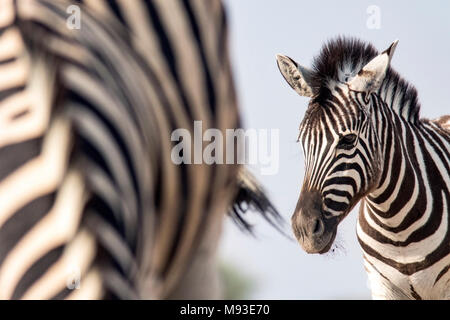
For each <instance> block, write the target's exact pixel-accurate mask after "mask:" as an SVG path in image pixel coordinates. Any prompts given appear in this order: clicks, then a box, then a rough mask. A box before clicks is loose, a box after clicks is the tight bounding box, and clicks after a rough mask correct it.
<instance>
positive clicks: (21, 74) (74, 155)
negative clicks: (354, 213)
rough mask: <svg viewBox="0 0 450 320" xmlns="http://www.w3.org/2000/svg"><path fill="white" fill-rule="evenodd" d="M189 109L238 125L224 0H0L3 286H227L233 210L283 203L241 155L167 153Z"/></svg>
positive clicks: (127, 293) (15, 292) (208, 119)
mask: <svg viewBox="0 0 450 320" xmlns="http://www.w3.org/2000/svg"><path fill="white" fill-rule="evenodd" d="M73 5H77V7H73ZM70 8H72V9H73V8H75V9H77V8H79V9H80V10H79V13H80V14H81V15H80V17H79V18H80V27H79V28H69V27H68V21H67V19H68V12H69V11H68V10H69V9H70ZM194 120H201V121H202V124H203V130H206V129H208V128H217V129H219V130H221V131H222V132H223V131H225V129H226V128H238V127H239V116H238V110H237V104H236V98H235V93H234V88H233V81H232V75H231V68H230V64H229V58H228V47H227V24H226V17H225V12H224V9H223V7H222V4H221V2H220V1H200V0H192V1H188V0H186V1H175V0H155V1H137V0H136V1H129V0H116V1H100V0H85V1H66V0H57V1H55V0H16V1H13V0H1V1H0V298H2V299H19V298H22V299H63V298H67V299H98V298H121V299H133V298H154V299H160V298H174V297H177V298H218V297H219V296H218V294H217V292H218V291H217V279H216V277H215V274H214V272H215V270H214V261H215V260H214V259H215V254H214V252H215V250H216V244H217V240H218V238H219V235H220V228H221V224H222V220H223V219H222V218H223V215H224V212H226V210H227V208H228V209H230V212H231V213H232V215H233V216H234V218H235V219H236V220H237V221H239V222H240V223H241V224H243V225H244V226H246V227H247V226H248V225H247V224H246V222H245V221H244V220H243V219H242V216H241V214H243V213H244V211H245V208H248V207H254V208H256V209H257V210H259V211H260V212H261V213H262V214H263V215H264V216H265V217H266V218H267V219H268V220H270V221H276V220H273V219H278V216H277V213H276V211H275V209H274V208H273V207H272V206H271V204H270V202H268V200H267V198H266V197H265V196H264V194H263V193H262V191H261V190H260V189H259V187H258V186H257V185H256V184H255V183H254V182H253V181H252V180H251V179H250V178H247V174H245V173H244V172H243V171H241V169H239V168H240V167H239V166H238V165H234V164H227V165H226V164H215V165H206V164H195V165H187V164H181V165H175V164H174V163H173V162H172V160H171V150H172V147H173V146H174V143H173V142H172V141H171V133H172V131H173V130H175V129H177V128H185V129H187V130H189V131H190V132H192V131H193V124H194ZM233 199H234V200H235V202H233ZM72 274H73V277H72ZM69 275H70V276H69ZM198 275H201V280H202V281H203V282H202V283H203V286H202V287H200V288H197V291H195V290H194V289H191V287H190V286H191V284H192V282H193V280H192V279H195V277H196V276H198ZM78 281H81V282H78ZM194 282H195V281H194Z"/></svg>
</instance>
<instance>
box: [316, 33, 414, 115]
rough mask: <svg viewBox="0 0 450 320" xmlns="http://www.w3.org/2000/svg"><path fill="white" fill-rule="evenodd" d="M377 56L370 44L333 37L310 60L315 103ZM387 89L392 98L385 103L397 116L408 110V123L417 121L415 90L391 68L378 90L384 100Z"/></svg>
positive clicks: (325, 98) (329, 94)
mask: <svg viewBox="0 0 450 320" xmlns="http://www.w3.org/2000/svg"><path fill="white" fill-rule="evenodd" d="M377 55H378V50H377V49H375V47H374V46H373V45H372V44H370V43H368V42H364V41H362V40H359V39H356V38H348V37H336V38H334V39H332V40H330V41H328V42H327V43H326V44H325V45H324V46H323V47H322V49H321V50H320V52H319V54H318V55H317V56H316V57H315V58H314V60H313V65H312V71H313V74H312V77H311V83H310V84H311V86H312V88H313V92H314V93H315V98H314V100H315V102H318V103H320V102H321V101H324V100H327V99H328V98H330V97H331V91H330V88H329V84H330V82H333V81H336V82H346V78H347V77H349V78H351V77H353V76H355V75H356V74H357V73H358V72H359V71H360V70H361V68H362V67H364V65H366V64H367V63H368V62H369V61H370V60H372V59H373V58H374V57H376V56H377ZM389 87H391V88H393V91H392V92H393V95H392V96H390V97H387V100H388V101H385V102H386V103H387V104H388V105H389V106H390V107H392V108H393V109H395V110H397V111H398V113H399V114H400V115H402V114H403V111H404V110H403V109H404V108H405V107H406V108H408V109H409V110H408V112H406V114H407V116H408V120H412V121H415V120H418V116H419V109H420V105H419V102H418V97H417V90H416V89H415V88H414V87H413V86H412V85H411V84H409V83H408V82H407V81H406V80H404V79H403V78H401V77H400V75H399V74H398V73H397V72H396V71H394V70H393V69H392V68H391V67H389V69H388V71H387V73H386V77H385V79H384V81H383V83H382V85H381V87H380V90H379V93H380V95H381V96H382V97H383V98H384V95H383V93H384V92H385V90H386V89H387V88H389ZM394 97H396V98H397V99H396V101H399V103H398V105H395V106H394V105H393V104H392V102H393V100H394Z"/></svg>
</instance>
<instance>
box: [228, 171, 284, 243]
mask: <svg viewBox="0 0 450 320" xmlns="http://www.w3.org/2000/svg"><path fill="white" fill-rule="evenodd" d="M237 188H238V189H237V193H236V196H235V197H234V199H233V202H232V205H231V206H230V208H229V210H228V214H229V215H230V216H231V218H232V219H233V221H234V222H236V224H237V225H238V227H239V228H240V229H242V230H244V231H247V232H249V233H251V234H253V226H252V225H251V224H250V223H249V222H248V221H247V220H246V219H245V217H244V215H245V214H246V213H247V211H249V210H251V211H256V212H257V213H258V214H260V215H261V216H262V217H263V218H264V219H265V220H266V221H268V222H269V223H270V224H271V225H272V226H274V227H275V228H276V229H277V230H278V231H280V232H281V233H283V234H284V231H283V228H284V225H285V221H284V219H283V218H282V216H281V215H280V213H279V212H278V210H277V209H276V208H275V207H274V205H273V204H272V202H271V201H270V200H269V199H268V197H267V195H266V193H265V191H264V190H263V188H262V187H261V186H260V185H259V183H258V182H257V181H256V179H255V178H254V177H253V175H252V174H251V173H250V172H249V171H248V170H246V169H245V168H244V167H242V168H241V169H240V170H239V174H238V179H237Z"/></svg>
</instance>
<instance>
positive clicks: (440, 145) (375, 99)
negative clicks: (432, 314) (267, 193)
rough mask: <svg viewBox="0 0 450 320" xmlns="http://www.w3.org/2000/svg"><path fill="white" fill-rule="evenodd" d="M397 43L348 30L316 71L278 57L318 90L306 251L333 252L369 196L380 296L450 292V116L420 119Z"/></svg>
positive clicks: (301, 235) (307, 151) (300, 230)
mask: <svg viewBox="0 0 450 320" xmlns="http://www.w3.org/2000/svg"><path fill="white" fill-rule="evenodd" d="M396 45H397V42H394V43H393V44H392V45H391V46H390V47H389V48H388V49H387V50H386V51H383V52H382V53H380V54H378V53H377V51H376V49H375V48H374V47H373V46H372V45H370V44H367V43H364V42H361V41H358V40H355V39H346V38H338V39H336V40H333V41H331V42H329V43H328V44H326V45H325V46H324V47H323V49H322V51H321V53H320V54H319V56H318V57H317V58H316V59H315V60H314V65H313V69H312V70H310V69H307V68H305V67H303V66H300V65H299V64H297V63H296V62H294V61H293V60H292V59H290V58H288V57H286V56H282V55H279V56H278V57H277V60H278V66H279V69H280V71H281V73H282V74H283V76H284V78H285V79H286V80H287V82H288V83H289V85H290V86H291V87H292V88H293V89H294V90H295V91H296V92H297V93H299V94H300V95H301V96H306V97H310V98H311V100H310V102H309V106H308V109H307V111H306V114H305V117H304V119H303V121H302V123H301V125H300V135H299V141H300V142H301V144H302V146H303V151H304V155H305V164H306V165H305V170H306V172H305V178H304V183H303V187H302V192H301V194H300V198H299V200H298V204H297V207H296V209H295V212H294V215H293V216H292V227H293V230H294V233H295V235H296V237H297V239H298V241H299V242H300V244H301V246H302V247H303V248H304V250H305V251H307V252H308V253H325V252H327V251H328V250H329V249H330V248H331V246H332V244H333V242H334V239H335V236H336V232H337V227H338V224H339V223H340V222H341V221H342V220H343V219H344V218H345V216H346V215H347V214H348V213H349V212H350V211H351V209H352V208H353V207H354V206H355V205H356V204H357V203H358V201H359V200H361V199H362V204H361V209H360V214H359V220H358V226H357V234H358V239H359V242H360V244H361V247H362V249H363V251H364V260H365V268H366V270H367V273H368V275H369V280H370V283H371V289H372V295H373V297H374V298H381V299H450V270H449V268H450V228H449V222H450V217H449V211H450V207H449V204H450V117H449V116H444V117H442V118H440V119H438V120H434V121H431V120H426V119H420V118H419V109H420V106H419V103H418V99H417V92H416V90H415V89H414V88H413V87H412V86H411V85H410V84H409V83H407V82H406V81H405V80H403V79H402V78H401V77H400V76H399V75H398V74H397V73H396V72H395V71H394V70H393V69H391V68H390V62H391V59H392V56H393V54H394V50H395V47H396Z"/></svg>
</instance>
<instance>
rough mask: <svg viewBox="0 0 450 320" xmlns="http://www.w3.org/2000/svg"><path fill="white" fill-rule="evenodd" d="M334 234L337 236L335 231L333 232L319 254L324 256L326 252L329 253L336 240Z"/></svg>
mask: <svg viewBox="0 0 450 320" xmlns="http://www.w3.org/2000/svg"><path fill="white" fill-rule="evenodd" d="M336 234H337V232H336V231H335V232H333V234H332V236H331V238H330V241H329V242H328V244H327V245H326V246H325V247H324V248H323V249H322V250H320V251H319V254H324V253H327V252H328V251H330V249H331V247H332V246H333V243H334V240H335V239H336Z"/></svg>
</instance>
